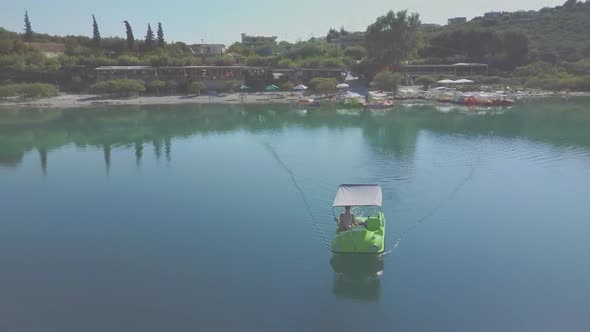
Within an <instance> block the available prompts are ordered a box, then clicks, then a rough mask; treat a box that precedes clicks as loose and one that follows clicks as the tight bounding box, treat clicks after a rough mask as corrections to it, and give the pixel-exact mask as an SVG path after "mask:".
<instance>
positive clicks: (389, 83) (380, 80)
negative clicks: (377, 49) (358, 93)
mask: <svg viewBox="0 0 590 332" xmlns="http://www.w3.org/2000/svg"><path fill="white" fill-rule="evenodd" d="M400 82H401V76H400V74H398V73H392V72H390V71H382V72H380V73H378V74H377V75H375V78H374V79H373V85H374V86H375V87H376V88H377V89H379V90H383V91H391V92H397V89H398V87H399V84H400Z"/></svg>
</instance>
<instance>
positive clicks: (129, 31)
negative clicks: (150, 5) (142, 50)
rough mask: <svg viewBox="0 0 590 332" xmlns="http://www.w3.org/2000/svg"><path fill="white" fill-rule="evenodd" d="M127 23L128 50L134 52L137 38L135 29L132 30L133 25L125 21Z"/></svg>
mask: <svg viewBox="0 0 590 332" xmlns="http://www.w3.org/2000/svg"><path fill="white" fill-rule="evenodd" d="M123 23H125V33H126V34H127V48H128V49H130V50H132V49H134V48H135V37H134V36H133V29H131V24H129V22H128V21H123Z"/></svg>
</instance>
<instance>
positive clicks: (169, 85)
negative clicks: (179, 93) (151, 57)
mask: <svg viewBox="0 0 590 332" xmlns="http://www.w3.org/2000/svg"><path fill="white" fill-rule="evenodd" d="M177 89H178V83H176V81H168V82H166V91H168V93H176V90H177Z"/></svg>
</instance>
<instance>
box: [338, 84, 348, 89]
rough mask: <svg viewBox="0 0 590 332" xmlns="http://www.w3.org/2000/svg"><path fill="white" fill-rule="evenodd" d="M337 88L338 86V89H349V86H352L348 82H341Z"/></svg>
mask: <svg viewBox="0 0 590 332" xmlns="http://www.w3.org/2000/svg"><path fill="white" fill-rule="evenodd" d="M336 88H338V89H348V88H350V85H348V84H346V83H341V84H338V85H336Z"/></svg>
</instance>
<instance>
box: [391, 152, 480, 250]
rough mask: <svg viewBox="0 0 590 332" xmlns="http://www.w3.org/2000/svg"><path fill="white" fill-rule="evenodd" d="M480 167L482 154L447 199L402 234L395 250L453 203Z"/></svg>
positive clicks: (396, 241)
mask: <svg viewBox="0 0 590 332" xmlns="http://www.w3.org/2000/svg"><path fill="white" fill-rule="evenodd" d="M480 165H481V154H478V156H477V160H476V162H474V163H472V164H471V167H470V169H469V172H468V173H467V175H466V176H465V177H464V178H462V179H460V180H459V181H458V182H457V183H456V184H455V185H454V186H453V189H452V190H451V191H450V192H449V195H448V196H446V197H445V198H443V199H441V200H440V201H439V202H438V204H436V205H435V206H434V207H433V208H432V209H430V210H428V211H427V212H426V214H424V216H422V217H421V218H419V219H418V220H416V221H415V222H414V223H413V224H412V225H410V226H409V227H408V228H406V230H405V231H404V232H402V233H401V235H400V236H399V237H398V238H397V239H396V240H394V241H395V243H394V245H393V248H397V247H398V246H399V245H400V243H401V242H402V241H403V240H404V239H405V238H406V237H408V235H410V234H411V233H412V232H413V231H415V230H416V229H417V228H418V227H420V225H422V224H423V223H424V222H426V221H427V220H429V219H430V218H432V217H434V216H435V215H436V214H437V213H438V212H439V211H440V210H441V209H442V208H443V207H444V206H445V205H446V204H447V203H449V202H451V201H453V199H454V198H455V196H456V195H457V194H458V193H459V192H460V191H461V189H463V187H465V185H467V184H468V183H469V182H471V180H472V179H473V176H474V175H475V171H476V170H477V168H479V166H480Z"/></svg>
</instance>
